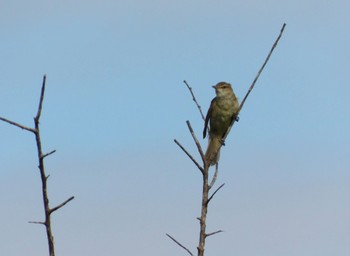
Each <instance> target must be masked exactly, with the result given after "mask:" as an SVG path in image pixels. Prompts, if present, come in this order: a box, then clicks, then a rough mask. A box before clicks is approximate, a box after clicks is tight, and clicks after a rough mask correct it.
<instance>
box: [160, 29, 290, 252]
mask: <svg viewBox="0 0 350 256" xmlns="http://www.w3.org/2000/svg"><path fill="white" fill-rule="evenodd" d="M285 26H286V24H283V26H282V29H281V31H280V34H279V36H278V37H277V39H276V41H275V43H274V44H273V46H272V48H271V50H270V52H269V54H268V55H267V57H266V59H265V61H264V63H263V65H262V67H261V68H260V70H259V71H258V74H257V75H256V77H255V79H254V81H253V83H252V84H251V86H250V88H249V90H248V92H247V94H246V95H245V97H244V99H243V101H242V102H241V104H240V106H239V110H238V112H237V114H236V116H234V117H233V118H232V123H231V124H230V127H229V129H228V131H227V132H226V134H225V135H224V137H223V139H222V141H223V143H222V145H223V144H224V140H225V139H226V137H227V135H228V134H229V132H230V130H231V128H232V126H233V124H234V122H235V121H236V120H237V117H238V114H239V112H240V111H241V109H242V107H243V105H244V103H245V101H246V100H247V98H248V96H249V94H250V93H251V91H252V90H253V88H254V86H255V83H256V82H257V80H258V78H259V76H260V74H261V73H262V71H263V70H264V68H265V66H266V64H267V62H268V61H269V59H270V57H271V55H272V52H273V50H274V49H275V48H276V46H277V44H278V42H279V40H280V38H281V36H282V33H283V31H284V28H285ZM184 83H185V84H186V86H187V88H188V89H189V91H190V93H191V95H192V99H193V101H194V102H195V104H196V106H197V108H198V110H199V112H200V114H201V116H202V119H203V120H205V117H204V115H203V113H202V109H201V107H200V105H199V104H198V102H197V100H196V97H195V95H194V93H193V90H192V88H191V87H190V86H189V85H188V83H187V82H186V81H184ZM186 123H187V126H188V128H189V131H190V133H191V135H192V138H193V140H194V142H195V144H196V146H197V149H198V152H199V154H200V156H201V158H202V160H203V166H200V165H199V164H198V162H197V161H196V160H195V159H194V157H193V156H192V155H191V154H190V153H189V152H188V151H187V150H186V149H185V148H184V147H183V146H182V145H181V144H180V143H179V142H178V141H177V140H174V141H175V143H176V144H177V145H178V146H179V147H180V148H181V149H182V150H183V151H184V152H185V153H186V155H187V156H188V157H189V158H190V159H191V160H192V162H193V163H194V164H195V165H196V166H197V168H198V169H199V170H200V171H201V173H202V178H203V183H202V205H201V216H200V217H198V218H197V219H198V220H199V223H200V232H199V243H198V246H197V251H198V256H204V250H205V242H206V238H207V237H209V236H212V235H215V234H218V233H221V232H223V231H222V230H218V231H215V232H212V233H208V234H207V233H206V219H207V214H208V205H209V203H210V201H211V200H212V199H213V197H214V196H215V194H216V193H217V192H218V191H219V190H220V189H221V188H222V187H223V186H224V185H225V184H222V185H220V186H219V187H218V188H217V189H216V190H215V191H214V193H212V195H211V196H210V197H209V191H210V189H211V188H212V187H213V185H214V183H215V181H216V179H217V175H218V164H217V165H216V170H215V173H214V175H213V178H212V180H211V182H210V183H209V167H210V166H209V165H208V164H207V163H206V161H205V159H204V154H203V150H202V147H201V145H200V143H199V141H198V140H197V138H196V135H195V134H194V132H193V129H192V127H191V124H190V122H189V121H186ZM167 236H168V237H169V238H170V239H172V240H173V241H174V242H175V243H176V244H178V245H179V246H180V247H182V248H184V249H185V250H186V251H187V252H188V253H189V254H190V255H192V253H191V252H190V251H189V250H188V249H187V248H186V247H184V246H183V245H182V244H180V243H179V242H178V241H176V240H175V239H174V238H173V237H171V236H170V235H168V234H167Z"/></svg>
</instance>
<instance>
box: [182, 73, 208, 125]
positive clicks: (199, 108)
mask: <svg viewBox="0 0 350 256" xmlns="http://www.w3.org/2000/svg"><path fill="white" fill-rule="evenodd" d="M184 83H185V85H186V86H187V88H188V90H189V91H190V93H191V95H192V100H193V101H194V102H195V103H196V105H197V108H198V110H199V113H200V114H201V116H202V119H203V121H204V120H205V117H204V115H203V112H202V107H201V106H200V105H199V104H198V101H197V99H196V97H195V96H194V93H193V91H192V87H191V86H189V84H188V83H187V81H186V80H184Z"/></svg>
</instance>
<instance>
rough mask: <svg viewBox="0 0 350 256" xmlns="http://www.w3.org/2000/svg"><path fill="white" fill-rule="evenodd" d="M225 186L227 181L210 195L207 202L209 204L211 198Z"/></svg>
mask: <svg viewBox="0 0 350 256" xmlns="http://www.w3.org/2000/svg"><path fill="white" fill-rule="evenodd" d="M223 186H225V183H223V184H221V186H220V187H218V188H217V189H216V190H215V191H214V193H213V194H212V195H211V196H210V197H209V199H208V201H207V204H209V202H210V200H211V199H212V198H213V197H214V195H215V194H216V193H217V192H218V191H219V190H220V189H221V188H222V187H223Z"/></svg>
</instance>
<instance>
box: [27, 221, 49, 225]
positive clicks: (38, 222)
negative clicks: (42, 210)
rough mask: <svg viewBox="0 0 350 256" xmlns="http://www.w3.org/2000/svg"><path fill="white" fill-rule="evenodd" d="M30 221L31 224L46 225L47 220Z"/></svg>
mask: <svg viewBox="0 0 350 256" xmlns="http://www.w3.org/2000/svg"><path fill="white" fill-rule="evenodd" d="M28 223H30V224H41V225H44V226H45V225H46V224H45V222H43V221H28Z"/></svg>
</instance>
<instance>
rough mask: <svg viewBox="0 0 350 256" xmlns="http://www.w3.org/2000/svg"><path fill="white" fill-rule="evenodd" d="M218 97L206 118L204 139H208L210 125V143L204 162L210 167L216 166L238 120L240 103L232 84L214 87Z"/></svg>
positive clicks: (220, 84) (212, 102) (212, 103)
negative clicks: (232, 124) (229, 129)
mask: <svg viewBox="0 0 350 256" xmlns="http://www.w3.org/2000/svg"><path fill="white" fill-rule="evenodd" d="M213 88H214V89H215V93H216V97H215V98H214V99H213V100H212V101H211V104H210V107H209V109H208V113H207V116H206V118H205V123H204V130H203V139H204V138H205V137H206V134H207V129H208V125H209V142H208V147H207V150H206V152H205V155H204V160H205V162H206V163H207V164H209V166H211V165H216V164H217V163H218V161H219V157H220V148H221V146H222V145H223V140H222V139H223V137H224V136H225V134H226V132H227V130H228V128H229V126H230V124H231V123H232V121H233V119H234V118H236V119H237V114H238V111H239V102H238V99H237V97H236V95H235V93H234V92H233V90H232V86H231V84H229V83H227V82H219V83H217V84H216V85H214V86H213Z"/></svg>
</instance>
